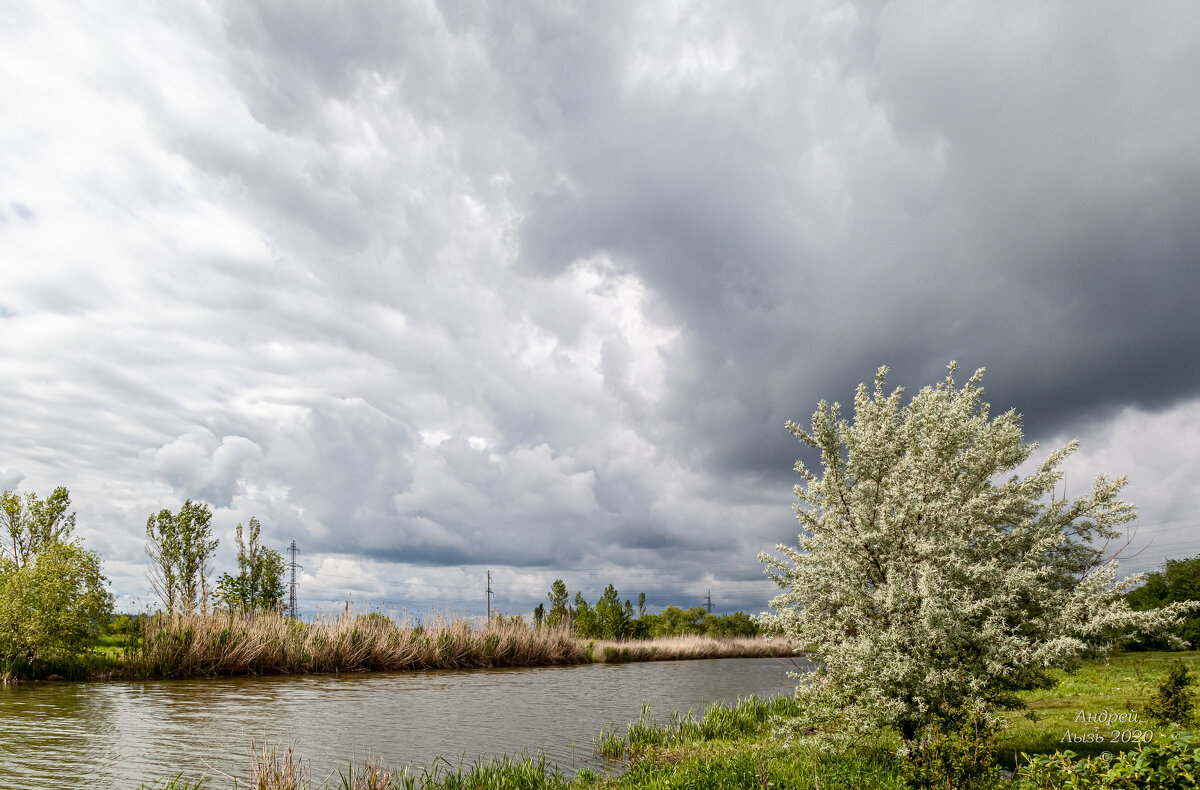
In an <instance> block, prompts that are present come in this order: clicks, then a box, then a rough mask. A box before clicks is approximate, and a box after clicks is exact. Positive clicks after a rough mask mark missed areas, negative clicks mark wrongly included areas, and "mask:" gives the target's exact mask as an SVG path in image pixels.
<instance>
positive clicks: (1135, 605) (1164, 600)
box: [1125, 557, 1200, 650]
mask: <svg viewBox="0 0 1200 790" xmlns="http://www.w3.org/2000/svg"><path fill="white" fill-rule="evenodd" d="M1125 600H1127V601H1129V606H1130V608H1132V609H1135V610H1137V611H1139V612H1143V611H1147V610H1149V609H1158V608H1159V607H1162V606H1165V605H1167V604H1169V603H1174V602H1176V601H1198V600H1200V557H1192V558H1190V559H1184V560H1167V561H1166V563H1164V565H1163V569H1162V570H1161V571H1156V572H1154V573H1151V574H1148V575H1147V576H1146V581H1145V583H1144V584H1143V585H1142V586H1141V587H1138V588H1137V589H1136V590H1133V591H1132V592H1130V593H1129V594H1128V595H1126V596H1125ZM1170 633H1171V635H1173V636H1176V637H1178V638H1180V639H1182V640H1183V641H1185V642H1187V643H1188V645H1189V646H1190V647H1191V649H1192V650H1196V649H1197V648H1200V616H1197V615H1196V614H1195V613H1192V614H1190V615H1188V617H1187V618H1186V619H1185V620H1184V621H1183V622H1182V623H1180V624H1179V625H1178V626H1176V627H1174V628H1172V629H1171V632H1170ZM1168 640H1169V637H1162V636H1152V635H1148V634H1139V639H1138V641H1137V642H1136V643H1134V644H1132V645H1130V646H1129V649H1131V650H1139V649H1149V650H1161V649H1163V648H1165V647H1168V644H1167V642H1168Z"/></svg>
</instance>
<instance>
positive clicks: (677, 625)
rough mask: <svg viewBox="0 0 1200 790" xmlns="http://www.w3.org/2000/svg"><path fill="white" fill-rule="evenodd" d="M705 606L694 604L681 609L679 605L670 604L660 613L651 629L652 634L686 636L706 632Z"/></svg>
mask: <svg viewBox="0 0 1200 790" xmlns="http://www.w3.org/2000/svg"><path fill="white" fill-rule="evenodd" d="M705 614H707V613H706V612H705V611H704V607H703V606H693V607H690V608H688V609H680V608H679V607H678V606H668V607H666V608H665V609H663V610H662V611H661V612H659V613H658V615H657V619H656V622H655V623H654V626H653V627H652V629H651V632H650V635H651V636H684V635H687V634H702V633H704V615H705Z"/></svg>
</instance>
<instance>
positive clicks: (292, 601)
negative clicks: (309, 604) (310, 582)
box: [287, 540, 304, 619]
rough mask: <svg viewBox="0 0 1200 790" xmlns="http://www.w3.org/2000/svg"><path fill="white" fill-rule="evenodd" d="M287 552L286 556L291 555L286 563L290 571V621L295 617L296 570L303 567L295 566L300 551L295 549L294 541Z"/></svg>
mask: <svg viewBox="0 0 1200 790" xmlns="http://www.w3.org/2000/svg"><path fill="white" fill-rule="evenodd" d="M287 551H288V554H290V555H292V558H291V560H290V561H289V562H288V568H289V570H291V574H292V581H291V584H289V585H288V614H289V615H291V617H292V619H295V617H296V569H297V568H303V567H304V566H303V565H297V564H296V554H297V552H299V551H300V549H298V548H296V541H294V540H293V541H292V545H290V546H288V548H287Z"/></svg>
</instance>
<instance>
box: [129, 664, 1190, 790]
mask: <svg viewBox="0 0 1200 790" xmlns="http://www.w3.org/2000/svg"><path fill="white" fill-rule="evenodd" d="M1176 658H1181V659H1182V660H1184V661H1185V663H1186V664H1188V665H1189V667H1190V668H1192V669H1193V670H1196V669H1200V655H1196V654H1191V653H1188V654H1177V653H1170V654H1166V653H1141V654H1137V653H1134V654H1123V655H1117V656H1114V657H1113V658H1112V659H1111V660H1109V661H1105V662H1090V663H1088V664H1086V665H1085V666H1084V667H1083V668H1082V669H1081V670H1080V671H1079V672H1078V673H1075V674H1073V675H1066V674H1061V675H1060V682H1059V684H1058V685H1057V686H1056V687H1055V688H1054V689H1051V690H1048V691H1039V692H1029V693H1027V694H1025V695H1024V697H1025V700H1026V702H1027V704H1028V706H1029V712H1031V713H1033V716H1032V717H1026V716H1023V715H1022V714H1019V713H1014V714H1013V715H1012V716H1010V717H1009V726H1008V728H1007V730H1006V731H1005V732H1004V733H1003V734H1002V735H1001V736H1000V739H999V742H998V749H997V753H996V758H997V759H996V766H997V768H1001V767H1006V766H1007V767H1009V768H1010V769H1011V768H1013V767H1020V768H1021V770H1020V771H1019V772H1018V776H1017V778H1016V779H1015V780H1012V779H1010V778H1007V777H1003V776H1001V775H1000V774H999V772H998V771H997V772H996V774H995V775H994V776H993V777H992V779H991V780H988V781H987V782H986V783H984V784H982V785H980V786H981V787H990V788H996V790H1000V788H1021V790H1032V789H1033V788H1054V787H1066V786H1070V787H1081V788H1082V787H1127V786H1128V787H1141V786H1156V787H1157V786H1161V787H1195V786H1196V784H1195V782H1194V781H1192V783H1190V784H1189V783H1187V782H1188V781H1190V780H1182V779H1178V776H1179V775H1180V774H1176V775H1175V776H1176V778H1175V779H1171V778H1169V777H1168V778H1167V780H1166V783H1165V784H1162V783H1160V784H1152V785H1147V784H1139V783H1137V782H1136V781H1135V782H1133V783H1132V784H1129V783H1127V784H1119V783H1114V784H1107V783H1105V782H1104V780H1103V779H1095V778H1093V779H1089V780H1087V781H1082V782H1079V781H1077V782H1076V783H1074V784H1067V783H1066V782H1067V781H1068V780H1067V778H1066V777H1065V776H1063V775H1062V773H1061V772H1060V773H1058V774H1054V773H1043V774H1042V775H1040V776H1039V777H1038V778H1037V779H1036V780H1035V779H1032V778H1029V777H1028V776H1026V775H1025V773H1026V767H1027V763H1026V762H1025V761H1024V758H1021V759H1020V760H1019V762H1018V763H1014V761H1013V759H1012V757H1011V755H1014V754H1019V753H1020V752H1023V751H1024V752H1029V753H1032V754H1051V753H1055V752H1059V751H1062V750H1065V749H1067V748H1068V747H1069V748H1071V749H1072V750H1073V751H1074V752H1076V753H1077V754H1078V753H1090V752H1095V753H1096V754H1099V753H1100V752H1101V751H1110V752H1112V753H1113V754H1114V755H1115V757H1114V758H1112V765H1118V764H1119V765H1121V766H1123V768H1122V770H1124V768H1128V769H1129V771H1135V770H1148V771H1159V772H1160V773H1161V775H1162V776H1164V777H1167V774H1168V773H1169V772H1170V771H1194V769H1195V760H1196V759H1197V749H1198V747H1200V745H1197V744H1193V743H1191V742H1190V741H1188V740H1187V738H1186V736H1175V735H1172V734H1171V731H1170V730H1162V731H1159V730H1155V736H1154V738H1155V740H1154V741H1153V742H1152V743H1151V745H1150V746H1149V747H1147V749H1146V751H1144V752H1143V753H1142V755H1141V762H1140V765H1141V766H1142V767H1141V768H1140V769H1135V768H1134V767H1133V760H1132V759H1126V760H1125V761H1124V762H1122V757H1121V753H1122V752H1124V751H1126V750H1130V749H1133V748H1135V746H1134V744H1129V743H1124V744H1122V743H1109V744H1101V745H1096V746H1095V747H1094V748H1093V749H1089V748H1088V746H1087V745H1086V744H1082V745H1079V746H1076V745H1073V744H1064V743H1063V742H1062V739H1063V736H1064V735H1065V734H1066V732H1067V731H1068V730H1070V731H1071V732H1073V733H1074V732H1078V733H1093V734H1097V735H1104V736H1105V737H1109V733H1110V731H1111V730H1112V729H1113V727H1112V726H1110V725H1109V724H1108V723H1106V722H1104V721H1099V720H1096V721H1091V722H1079V721H1077V719H1078V718H1079V711H1084V712H1085V714H1087V713H1091V714H1100V713H1102V712H1106V711H1107V712H1117V713H1119V712H1126V713H1128V712H1131V711H1136V710H1137V709H1138V708H1139V707H1140V706H1141V705H1144V704H1145V703H1146V702H1147V701H1148V700H1149V698H1150V695H1151V694H1152V693H1153V691H1154V689H1155V688H1156V687H1157V685H1158V684H1159V683H1160V682H1161V680H1162V678H1163V677H1164V676H1165V674H1166V667H1167V664H1168V662H1169V661H1172V660H1175V659H1176ZM798 713H799V710H798V708H797V706H796V702H795V700H794V699H793V698H791V697H790V696H783V697H778V698H774V699H771V700H760V699H754V698H750V699H747V700H743V701H741V702H740V703H739V704H738V705H736V706H734V707H732V708H729V707H725V706H721V705H715V706H712V707H710V708H709V709H708V710H706V711H705V712H704V714H703V715H702V716H700V717H699V718H691V717H687V716H683V717H681V716H679V715H678V714H673V715H671V716H669V717H666V718H658V719H656V718H655V716H654V715H653V714H652V712H650V711H646V710H644V711H643V714H642V716H641V717H640V718H639V719H638V720H637V721H635V722H632V723H630V724H629V725H628V727H627V728H626V732H625V733H624V734H620V733H617V732H613V731H607V732H601V733H598V734H597V736H596V739H595V748H596V750H597V752H598V753H600V754H603V755H605V756H609V757H613V758H618V757H619V761H616V760H614V762H613V766H614V768H615V769H616V772H615V773H614V774H613V775H610V776H601V775H599V774H597V773H594V772H591V771H587V770H584V771H580V772H579V773H578V774H577V775H575V776H567V775H565V774H563V773H561V772H559V771H558V769H557V768H556V767H555V766H554V765H552V764H550V763H549V762H548V761H547V760H546V759H545V758H544V757H541V756H537V757H524V758H516V759H513V758H503V759H500V760H496V761H488V762H480V763H475V764H472V765H468V766H463V765H456V764H452V763H447V762H446V761H444V760H441V759H439V760H436V761H435V762H434V763H433V764H432V766H431V767H430V768H428V769H423V770H421V769H418V770H416V771H414V770H412V769H411V768H403V769H389V768H385V767H381V766H377V765H363V766H358V767H357V768H347V769H346V770H345V771H343V772H342V773H341V774H340V775H339V777H338V778H336V779H334V780H332V781H330V782H327V783H325V784H314V783H313V780H312V779H311V778H310V777H308V776H307V773H306V768H305V764H304V762H303V759H302V758H301V757H299V756H297V755H294V754H292V753H290V752H280V751H270V750H268V751H266V752H264V753H261V754H259V755H258V756H257V757H256V758H255V764H254V769H253V770H254V780H253V782H252V784H251V785H250V786H252V787H258V788H261V790H284V789H285V788H288V790H301V789H302V788H305V789H308V790H316V789H317V788H324V787H330V788H340V790H392V789H393V788H395V789H396V790H399V788H405V789H406V790H415V788H427V789H428V790H462V789H463V788H497V789H499V790H503V789H504V788H522V790H583V788H596V787H598V788H606V789H608V788H611V789H613V790H643V789H646V790H649V789H650V788H665V787H688V788H699V789H701V790H703V789H704V788H712V789H713V790H718V789H721V790H724V788H765V787H772V788H777V789H780V790H781V789H782V788H796V789H797V790H833V788H863V790H899V788H903V787H905V783H904V780H903V778H902V774H903V762H902V760H901V759H900V758H898V757H897V756H896V747H897V746H898V740H897V739H896V737H895V736H894V735H891V734H887V733H885V734H884V735H882V736H880V737H879V738H878V739H876V740H874V741H871V742H863V743H859V744H858V745H857V746H855V747H853V748H851V749H849V750H846V751H843V752H841V753H828V752H825V751H822V750H820V749H818V748H815V747H814V746H811V745H804V744H797V743H791V744H788V743H783V742H781V741H780V740H779V739H778V737H777V735H776V734H775V724H777V723H778V722H779V721H781V720H786V719H789V718H794V717H795V716H797V715H798ZM1093 718H1095V719H1099V718H1101V717H1100V716H1095V717H1093ZM1118 737H1119V736H1118ZM1172 750H1173V751H1172ZM1133 754H1134V752H1130V755H1133ZM1189 760H1190V761H1191V762H1188V761H1189ZM1060 765H1061V766H1062V771H1078V772H1086V771H1092V775H1094V774H1096V772H1097V771H1099V770H1100V769H1098V768H1097V766H1103V768H1104V770H1105V771H1107V769H1108V766H1109V765H1110V763H1108V762H1105V763H1100V762H1099V760H1098V759H1097V760H1093V762H1092V764H1091V767H1090V768H1087V767H1085V768H1078V769H1077V768H1075V767H1073V766H1069V764H1068V763H1067V762H1065V761H1060ZM1114 770H1116V769H1114ZM1180 782H1183V783H1180ZM146 787H150V786H146ZM154 787H160V788H173V789H174V790H194V788H196V787H198V786H197V785H188V784H185V783H170V782H168V783H166V784H157V785H154ZM204 787H205V788H206V790H207V788H208V785H204Z"/></svg>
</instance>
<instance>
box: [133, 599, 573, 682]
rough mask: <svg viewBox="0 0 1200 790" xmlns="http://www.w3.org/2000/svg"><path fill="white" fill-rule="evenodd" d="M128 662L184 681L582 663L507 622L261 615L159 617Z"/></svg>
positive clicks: (543, 635) (553, 641) (545, 637)
mask: <svg viewBox="0 0 1200 790" xmlns="http://www.w3.org/2000/svg"><path fill="white" fill-rule="evenodd" d="M128 660H129V663H130V669H131V670H133V671H134V672H135V673H137V674H141V675H144V676H148V677H158V678H181V677H221V676H232V675H279V674H297V673H310V672H393V671H399V670H409V669H463V668H475V667H506V666H546V665H551V664H579V663H586V662H587V661H588V656H587V650H586V647H585V646H584V645H582V644H581V643H580V642H579V641H578V640H577V639H575V638H574V637H573V636H572V635H571V634H570V633H569V632H568V631H566V630H560V629H548V628H541V629H533V628H530V627H528V626H527V625H525V624H523V623H520V622H514V621H512V620H508V619H502V620H499V621H494V622H492V623H490V624H489V625H488V626H487V627H486V628H484V629H483V630H481V631H472V630H471V629H470V628H469V627H468V626H467V624H466V623H464V622H462V621H452V622H448V623H447V622H441V621H437V622H435V623H433V624H432V625H428V626H420V625H418V626H416V627H413V628H406V627H402V626H400V625H398V624H396V623H395V622H394V621H392V620H390V619H388V618H386V617H383V616H380V615H353V614H344V615H342V616H341V617H337V618H325V619H321V620H318V621H317V622H313V623H303V622H300V621H297V620H291V619H289V618H287V617H283V616H282V615H279V614H274V613H269V612H267V613H260V614H255V615H240V614H229V613H220V614H213V615H186V616H177V617H175V618H171V617H168V616H167V615H161V614H160V615H156V616H154V617H151V618H149V619H148V620H147V621H146V623H145V626H144V630H143V633H142V641H141V648H140V650H139V651H138V652H137V653H136V654H135V655H133V656H131V657H130V658H129V659H128Z"/></svg>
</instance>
